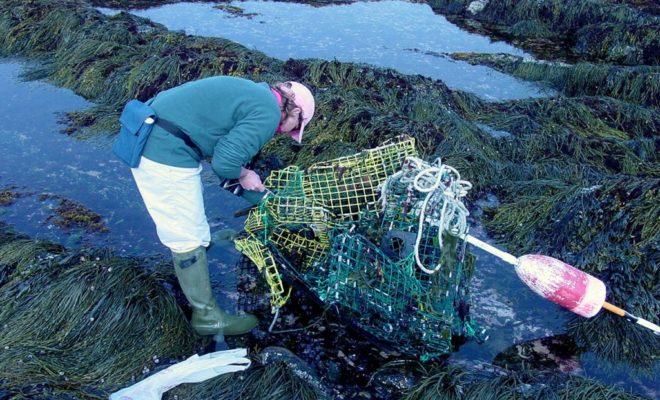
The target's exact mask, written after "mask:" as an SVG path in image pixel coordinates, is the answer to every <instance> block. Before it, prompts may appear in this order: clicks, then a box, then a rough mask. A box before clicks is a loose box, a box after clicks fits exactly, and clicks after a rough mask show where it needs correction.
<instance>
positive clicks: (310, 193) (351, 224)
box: [236, 136, 477, 358]
mask: <svg viewBox="0 0 660 400" xmlns="http://www.w3.org/2000/svg"><path fill="white" fill-rule="evenodd" d="M265 184H266V186H267V187H268V188H269V189H270V190H271V191H272V192H273V193H272V194H269V195H268V196H267V197H266V198H265V199H264V200H263V201H262V202H261V204H260V205H259V206H258V207H257V208H255V209H253V210H251V211H250V213H249V215H248V217H247V219H246V222H245V232H246V234H245V235H243V236H242V237H241V238H240V239H238V240H237V241H236V248H237V249H238V250H239V251H241V252H242V253H243V254H245V255H246V256H247V257H248V258H250V259H251V260H252V261H253V262H254V263H255V265H256V266H257V267H258V269H259V271H261V273H262V274H263V275H264V277H265V279H266V281H267V282H268V285H269V286H270V292H271V293H270V294H271V306H272V308H273V311H275V310H277V309H278V308H279V307H281V306H282V305H283V304H285V302H286V300H287V299H288V296H289V293H290V291H287V290H286V289H284V287H285V285H284V283H283V279H282V278H283V276H282V275H281V273H284V274H286V276H287V277H290V278H292V279H295V280H296V281H297V282H299V283H302V284H303V285H305V287H306V288H307V289H309V291H311V293H313V294H315V295H316V296H317V297H318V298H319V299H320V300H321V301H323V302H324V303H326V304H336V305H337V306H339V307H341V308H342V309H343V314H345V315H347V316H348V317H349V318H350V319H351V321H352V322H353V323H354V324H356V325H357V326H358V327H360V328H361V329H363V330H365V331H366V332H368V333H370V334H371V335H373V336H374V337H376V338H378V339H380V340H382V341H384V342H387V343H389V344H390V345H392V346H394V347H395V348H397V349H399V350H400V351H403V352H405V353H407V354H411V355H416V356H420V357H421V358H427V357H431V356H436V355H441V354H446V353H448V352H449V351H451V338H452V335H457V334H458V335H462V336H475V332H476V331H477V329H476V327H475V326H474V324H473V323H472V321H471V320H470V317H469V315H468V312H467V310H468V309H469V306H468V305H469V302H468V301H469V293H468V291H467V288H468V281H469V279H470V278H471V276H472V268H471V263H469V262H466V257H465V242H464V241H462V240H460V239H459V236H460V235H462V234H465V233H467V227H466V223H465V217H466V215H467V210H465V207H464V206H463V204H462V201H461V198H462V197H463V196H464V195H465V194H466V193H467V190H468V189H469V183H467V182H465V181H462V180H460V176H459V175H458V172H456V171H455V170H454V169H453V168H451V167H448V166H442V165H441V163H440V162H439V160H438V161H437V162H436V163H434V164H428V163H426V162H423V161H421V160H419V159H418V158H417V152H416V150H415V142H414V139H413V138H410V137H408V136H401V137H398V138H395V139H393V140H391V141H389V142H387V143H384V144H383V145H382V146H379V147H377V148H374V149H370V150H365V151H362V152H360V153H358V154H355V155H352V156H348V157H341V158H337V159H335V160H331V161H326V162H322V163H317V164H314V165H312V166H310V167H309V168H307V169H305V170H303V169H300V168H298V167H295V166H290V167H288V168H285V169H283V170H280V171H274V172H272V173H271V174H270V176H269V177H268V178H267V179H266V181H265Z"/></svg>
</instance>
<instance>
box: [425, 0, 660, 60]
mask: <svg viewBox="0 0 660 400" xmlns="http://www.w3.org/2000/svg"><path fill="white" fill-rule="evenodd" d="M427 3H428V4H429V5H430V6H431V8H433V10H434V11H435V12H437V13H440V14H446V15H448V16H449V19H450V20H451V21H452V22H455V23H458V24H459V25H461V26H463V27H466V28H467V29H475V22H476V23H477V24H479V25H477V27H476V29H477V30H480V31H481V32H490V33H491V35H493V34H494V35H495V36H498V37H504V38H506V39H509V40H514V41H515V42H516V43H517V44H519V45H520V46H522V47H523V48H525V49H527V50H530V51H532V52H533V53H535V54H537V55H539V56H540V57H543V58H545V59H549V60H562V59H564V60H568V61H571V60H582V61H592V62H607V63H615V64H623V65H640V64H646V65H658V62H660V59H659V58H658V57H659V56H658V54H660V53H659V52H658V48H659V46H660V42H659V39H658V37H660V35H659V34H658V33H659V32H658V31H659V30H660V24H659V23H658V16H657V15H654V14H653V13H647V12H645V11H646V10H649V9H650V8H651V7H648V8H638V7H636V6H635V5H630V4H616V2H611V1H605V0H576V1H571V2H569V3H567V2H562V1H554V0H553V1H536V0H523V1H508V0H489V1H479V2H472V1H468V0H429V1H428V2H427ZM472 3H478V4H480V7H475V6H474V5H473V4H472ZM566 50H568V51H566Z"/></svg>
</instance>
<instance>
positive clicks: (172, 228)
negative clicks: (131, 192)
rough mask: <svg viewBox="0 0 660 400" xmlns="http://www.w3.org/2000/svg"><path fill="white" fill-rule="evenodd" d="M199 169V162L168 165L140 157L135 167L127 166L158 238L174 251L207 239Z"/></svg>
mask: <svg viewBox="0 0 660 400" xmlns="http://www.w3.org/2000/svg"><path fill="white" fill-rule="evenodd" d="M201 171H202V166H201V165H200V166H199V167H197V168H180V167H171V166H169V165H165V164H160V163H157V162H155V161H151V160H149V159H147V158H144V157H142V158H141V159H140V165H139V166H138V167H137V168H131V172H132V173H133V178H135V183H137V187H138V190H139V191H140V195H142V199H143V200H144V204H145V205H146V206H147V210H148V211H149V215H151V218H152V219H153V220H154V223H155V224H156V232H157V233H158V238H159V239H160V241H161V242H162V243H163V244H164V245H165V246H167V247H169V248H170V250H172V251H174V252H177V253H183V252H186V251H190V250H194V249H196V248H198V247H199V246H204V247H206V246H208V245H209V242H210V240H211V231H210V228H209V223H208V221H207V220H206V214H205V212H204V199H203V197H202V192H203V191H204V188H203V186H202V179H201V176H200V173H201Z"/></svg>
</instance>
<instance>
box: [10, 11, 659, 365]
mask: <svg viewBox="0 0 660 400" xmlns="http://www.w3.org/2000/svg"><path fill="white" fill-rule="evenodd" d="M468 3H469V2H467V1H461V2H459V1H439V0H438V1H434V2H430V3H429V4H432V5H433V6H434V8H435V9H436V10H446V12H450V13H452V14H454V15H463V13H464V12H465V7H467V6H468ZM611 3H612V2H603V1H590V2H587V1H586V0H584V1H576V2H571V3H570V5H569V4H568V3H563V2H558V1H546V2H536V1H521V2H510V1H507V2H502V1H499V2H496V1H492V2H489V4H488V5H487V6H486V7H485V8H484V9H483V10H482V12H480V13H477V14H476V17H475V18H477V19H479V20H481V21H482V22H483V23H484V24H488V23H492V24H495V23H499V24H500V25H501V26H500V28H499V29H500V31H501V32H504V34H507V35H512V33H507V32H505V31H504V30H503V29H504V28H502V26H504V25H506V26H507V27H510V28H511V29H513V27H514V25H515V24H516V23H521V25H519V26H518V27H516V29H519V33H516V35H517V36H516V37H522V38H524V37H527V36H525V35H528V34H529V32H528V31H529V29H523V28H525V26H524V24H525V23H531V24H532V25H530V26H534V24H536V25H538V22H537V21H541V20H543V21H551V23H550V22H547V23H545V24H544V25H543V26H545V30H544V29H540V30H539V32H540V33H539V35H533V36H534V37H537V38H538V39H543V40H545V41H548V42H549V43H551V44H554V45H556V44H557V43H560V44H563V43H570V46H571V47H572V48H573V50H572V57H574V58H577V59H582V60H583V61H594V62H600V61H602V60H603V59H605V60H609V61H612V62H614V61H616V62H621V63H627V64H640V63H645V64H647V65H656V64H657V59H656V58H654V57H657V54H660V52H657V51H655V50H654V49H655V47H654V46H656V44H657V38H658V37H660V35H657V34H654V38H653V37H652V33H653V32H655V30H656V26H655V25H654V24H656V23H655V21H656V20H655V19H653V18H655V17H653V18H652V17H649V16H648V15H646V14H642V13H641V12H640V11H636V10H631V9H629V6H628V5H626V4H620V5H613V4H611ZM2 4H3V7H2V9H1V11H0V54H3V55H18V56H23V57H27V58H30V59H31V60H35V61H40V65H39V66H38V67H37V68H35V69H34V70H33V71H32V73H31V75H30V76H31V77H33V78H41V79H43V78H46V79H50V80H51V81H53V82H54V83H56V84H59V85H63V86H66V87H70V88H73V89H74V90H75V91H76V92H77V93H80V94H84V95H85V97H87V98H88V99H90V100H92V101H94V102H95V103H96V104H97V106H96V107H94V108H92V109H90V110H87V111H84V112H80V113H74V114H70V115H69V116H70V118H71V121H72V123H73V124H74V129H75V131H76V132H77V135H82V133H83V131H84V133H85V134H94V133H97V134H98V132H104V133H107V132H108V131H112V130H113V129H116V126H117V125H116V118H117V114H118V112H119V110H120V109H121V107H122V105H123V103H124V102H125V101H126V100H128V99H130V98H136V97H137V98H140V99H141V100H146V99H147V98H148V97H150V96H153V95H154V94H155V93H157V92H158V91H160V90H163V89H167V88H169V87H173V86H175V85H177V84H179V83H181V82H185V81H189V80H192V79H197V78H201V77H205V76H210V75H214V74H231V75H236V76H242V77H246V78H250V79H255V80H264V81H269V82H274V81H277V80H287V79H296V80H300V81H302V82H304V83H306V84H308V85H309V86H310V87H311V88H312V89H313V91H314V93H315V95H316V96H317V103H318V109H317V110H318V111H317V114H316V115H315V119H314V123H313V124H310V126H309V129H308V130H306V140H305V144H304V146H302V147H296V146H291V145H290V144H289V142H288V141H287V140H286V138H284V137H281V138H277V139H276V140H273V141H271V142H270V143H269V144H268V145H267V146H266V147H265V148H264V149H263V152H262V154H261V156H260V159H259V160H256V161H257V162H260V161H261V160H265V159H268V158H269V157H272V158H274V159H277V160H278V164H297V165H299V166H301V167H303V168H304V167H306V166H309V165H311V164H313V163H315V162H318V161H322V160H329V159H333V158H336V157H339V156H344V155H348V154H353V153H355V152H356V151H359V150H361V149H363V148H368V147H375V146H376V145H378V144H380V143H382V142H383V141H384V140H385V139H388V138H392V137H395V136H398V135H400V134H409V135H411V136H413V137H415V138H416V139H417V142H418V143H419V146H420V151H421V153H422V155H423V156H425V157H441V158H442V160H443V162H446V163H447V164H450V165H452V166H454V167H456V168H457V169H458V170H459V171H461V176H463V177H464V178H465V179H468V180H470V181H472V182H473V183H474V189H473V191H472V193H474V196H475V197H477V198H478V197H479V196H486V195H489V194H495V195H496V196H497V198H498V200H499V204H500V205H499V206H498V207H497V208H494V209H491V210H488V212H487V213H486V214H485V217H484V221H485V222H486V223H487V226H488V228H489V229H490V230H491V232H492V233H494V234H495V235H496V237H497V239H498V241H499V242H500V243H501V244H502V245H506V246H507V247H508V248H510V249H512V250H513V251H516V252H535V253H547V254H548V255H551V256H554V257H557V258H560V259H562V260H564V261H566V262H568V263H571V264H573V265H575V266H577V267H579V268H583V269H585V270H586V271H588V272H590V273H593V274H594V275H596V276H597V277H598V278H599V279H602V280H603V281H604V282H605V284H606V285H607V287H608V289H609V296H610V298H611V299H613V300H614V301H615V302H618V303H619V304H620V305H622V306H624V308H628V309H630V310H631V311H632V312H634V313H638V314H640V315H642V316H644V317H646V318H649V319H651V320H653V318H654V317H655V316H657V315H659V312H658V309H657V307H658V306H657V305H658V298H660V294H659V293H658V292H657V289H655V288H657V287H658V286H659V285H658V282H657V279H658V278H657V276H658V271H657V265H658V248H657V243H658V236H659V235H658V232H659V226H660V218H658V206H657V204H658V179H659V176H660V171H659V169H658V154H659V152H658V148H660V147H659V146H660V142H659V141H658V138H657V131H658V124H659V122H660V118H659V117H658V109H657V103H656V104H654V103H655V100H654V99H657V88H658V86H657V83H656V82H655V81H657V79H653V78H654V77H655V76H656V75H655V74H657V72H655V69H654V68H652V67H643V66H638V67H635V66H633V67H617V66H606V65H597V64H596V63H580V64H577V65H575V66H571V67H565V66H562V65H560V64H559V65H558V64H550V65H549V66H545V65H542V64H539V65H533V63H532V64H529V63H528V64H529V65H525V63H519V64H516V63H517V62H518V61H517V60H508V61H507V60H504V61H506V62H504V63H500V62H499V61H498V63H497V64H494V65H501V68H505V69H508V68H515V70H518V71H519V73H520V74H522V75H524V76H528V77H529V78H530V79H541V80H544V81H549V82H551V83H552V84H553V85H556V87H557V88H558V89H559V90H560V91H562V92H563V93H560V94H559V95H557V96H554V97H550V98H542V99H526V100H518V101H509V102H499V103H489V102H485V101H482V100H480V99H479V98H477V97H475V96H473V95H470V94H468V93H463V92H457V91H451V90H449V89H448V88H447V87H446V86H445V85H444V84H443V83H442V82H439V81H435V80H432V79H427V78H424V77H421V76H406V75H403V74H400V73H397V72H396V71H393V70H389V69H381V68H373V67H370V66H367V65H362V64H352V63H340V62H336V61H321V60H289V61H287V62H281V61H278V60H274V59H272V58H269V57H266V56H265V55H263V54H262V53H259V52H256V51H250V50H248V49H246V48H244V47H242V46H240V45H237V44H235V43H232V42H230V41H227V40H223V39H210V38H198V37H191V36H187V35H185V34H183V33H180V32H169V31H167V30H166V29H165V28H164V27H162V26H161V25H158V24H154V23H151V22H149V21H147V20H145V19H141V18H138V17H135V16H132V15H130V14H127V13H120V14H118V15H115V16H112V17H109V16H106V15H103V14H101V13H100V12H98V11H96V10H94V9H93V8H92V7H90V6H89V4H88V3H85V2H82V1H74V0H67V1H60V2H55V1H47V0H30V1H18V0H4V1H3V2H2ZM96 4H98V5H100V4H101V3H100V2H99V3H96ZM107 4H109V3H107ZM564 4H566V7H567V9H566V10H563V9H561V7H562V6H563V5H564ZM514 8H515V9H514ZM509 11H511V12H509ZM525 21H527V22H525ZM606 24H618V25H617V27H618V29H612V30H611V35H614V36H612V37H611V38H612V40H609V39H608V40H607V41H603V42H602V43H601V42H600V36H598V35H601V34H605V33H606V32H600V31H598V29H600V28H598V27H599V26H600V27H601V28H602V27H608V26H609V25H606ZM626 26H632V27H633V29H631V31H632V34H631V35H629V37H626V36H625V35H624V36H623V37H620V36H621V35H623V34H622V33H621V29H623V27H626ZM582 27H589V30H584V31H581V30H580V28H582ZM507 29H508V28H507ZM524 32H528V33H525V34H524V35H523V33H524ZM590 32H592V33H590ZM593 32H596V33H597V34H598V35H597V36H593V35H594V33H593ZM599 32H600V33H599ZM587 34H590V35H592V36H591V37H598V38H599V40H598V41H596V43H587V44H586V46H587V47H585V48H583V49H581V50H580V51H579V52H578V50H577V49H576V48H574V46H575V44H576V43H579V40H578V38H579V37H580V36H579V35H587ZM521 35H522V36H521ZM617 35H618V36H617ZM636 35H637V36H636ZM614 39H616V40H614ZM590 40H591V39H590ZM592 42H593V40H592ZM615 42H616V43H615ZM617 43H618V44H617ZM654 43H656V44H654ZM620 45H626V46H627V45H631V46H633V49H634V51H633V52H632V53H630V54H632V55H630V56H629V55H626V56H625V57H624V56H621V55H607V51H609V50H610V49H612V48H614V47H616V46H620ZM599 46H600V47H599ZM589 49H593V52H591V50H589ZM653 54H655V55H653ZM608 57H609V58H608ZM555 58H556V57H555ZM509 61H513V62H511V63H510V65H509ZM480 62H481V61H480ZM145 65H146V66H145ZM516 65H517V66H516ZM511 71H514V69H512V70H511ZM522 75H521V76H522ZM542 75H543V76H542ZM610 75H613V76H610ZM606 76H607V77H606ZM608 79H609V80H608ZM564 80H566V81H567V82H566V83H565V84H564V83H562V82H563V81H564ZM649 80H650V81H649ZM83 82H84V83H83ZM603 82H604V84H603ZM637 97H638V98H637ZM94 130H96V132H94ZM493 131H500V132H506V133H508V135H499V136H496V135H493V134H492V132H493ZM266 169H267V168H266ZM267 172H268V171H267V170H264V174H265V173H267ZM615 321H619V320H616V319H614V318H612V317H610V316H604V315H603V316H598V317H596V318H595V319H592V320H585V319H576V320H575V321H574V323H573V324H572V325H571V328H570V332H569V333H570V335H572V336H573V338H574V339H575V340H576V341H577V342H579V343H580V344H583V343H584V344H586V345H587V346H589V348H591V349H593V350H595V351H598V353H599V355H600V356H602V357H605V358H609V359H611V360H620V361H625V362H630V363H631V364H634V363H640V365H641V366H642V367H644V366H648V363H649V360H653V359H654V357H655V359H657V357H658V349H659V348H660V346H658V344H657V339H655V338H654V337H651V335H649V334H647V333H645V332H644V333H642V332H639V331H638V330H637V328H635V327H631V326H630V324H628V326H626V325H623V324H622V322H621V321H619V322H615ZM653 322H657V320H654V321H653ZM605 332H607V334H605ZM599 337H600V338H602V339H598V338H599ZM613 338H616V339H613ZM611 343H617V344H616V345H612V344H611ZM635 348H639V349H643V350H644V352H641V351H637V352H635V351H633V349H635Z"/></svg>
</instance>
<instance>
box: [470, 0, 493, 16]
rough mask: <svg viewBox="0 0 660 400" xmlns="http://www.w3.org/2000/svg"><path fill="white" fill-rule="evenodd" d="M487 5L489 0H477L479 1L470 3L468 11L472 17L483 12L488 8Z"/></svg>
mask: <svg viewBox="0 0 660 400" xmlns="http://www.w3.org/2000/svg"><path fill="white" fill-rule="evenodd" d="M487 4H488V0H477V1H473V2H472V3H470V5H469V6H468V8H467V10H468V11H469V12H470V13H471V14H472V15H474V14H476V13H478V12H480V11H481V10H483V9H484V7H486V5H487Z"/></svg>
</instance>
